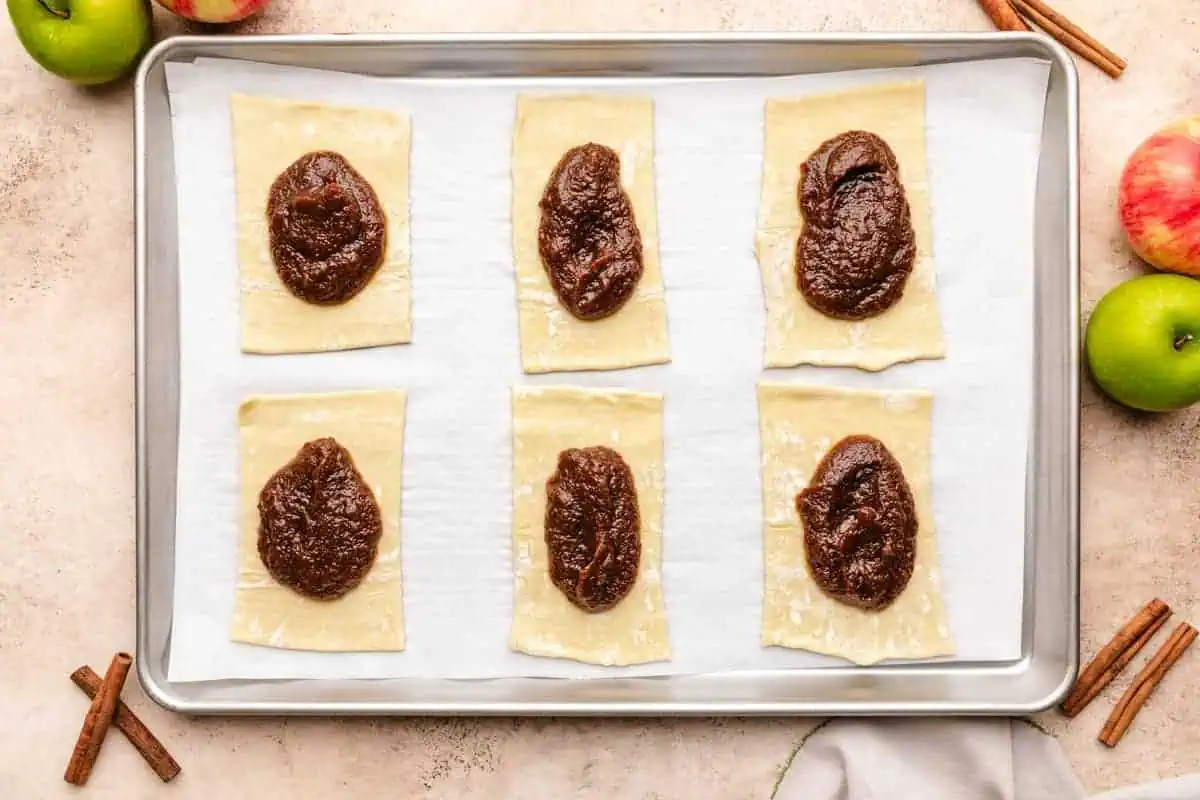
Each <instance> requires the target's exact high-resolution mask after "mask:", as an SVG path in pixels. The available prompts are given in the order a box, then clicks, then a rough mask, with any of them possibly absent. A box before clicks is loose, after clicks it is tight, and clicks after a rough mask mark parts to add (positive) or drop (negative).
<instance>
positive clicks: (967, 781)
mask: <svg viewBox="0 0 1200 800" xmlns="http://www.w3.org/2000/svg"><path fill="white" fill-rule="evenodd" d="M1086 796H1087V795H1086V794H1085V792H1084V790H1083V786H1082V785H1081V784H1080V783H1079V780H1078V779H1077V778H1076V777H1075V773H1074V772H1073V771H1072V769H1071V765H1070V764H1069V763H1068V762H1067V759H1066V756H1065V755H1064V753H1063V751H1062V747H1061V746H1059V744H1058V742H1056V741H1055V740H1054V739H1053V737H1051V736H1048V735H1047V734H1045V733H1043V732H1042V731H1041V730H1040V729H1038V728H1036V727H1035V726H1033V725H1032V724H1030V723H1028V722H1025V721H1023V720H1015V719H1006V718H984V719H961V718H953V719H946V718H943V719H907V718H904V719H901V718H882V719H858V718H856V719H838V720H832V721H830V722H828V723H826V724H825V725H822V726H820V727H819V728H817V729H816V730H815V731H814V732H813V733H812V734H811V735H810V736H809V737H808V738H807V739H806V740H805V741H804V743H803V744H802V745H801V746H800V748H799V749H798V750H797V752H796V754H795V756H794V758H793V759H792V763H791V764H790V765H789V766H788V768H787V770H786V772H785V773H784V776H783V778H782V780H780V782H779V785H778V787H776V791H775V794H774V795H773V797H774V798H775V800H908V798H913V799H914V800H1083V798H1085V797H1086ZM1093 800H1200V775H1194V776H1189V777H1185V778H1179V779H1176V780H1171V781H1161V782H1156V783H1153V784H1144V785H1141V786H1133V787H1128V788H1125V789H1118V790H1116V791H1113V792H1108V793H1105V794H1102V795H1098V796H1096V797H1094V798H1093Z"/></svg>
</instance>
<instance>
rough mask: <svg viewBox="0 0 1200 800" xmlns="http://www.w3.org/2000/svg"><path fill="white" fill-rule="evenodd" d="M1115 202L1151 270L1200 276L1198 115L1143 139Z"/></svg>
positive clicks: (1122, 221) (1122, 223) (1123, 173)
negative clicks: (1151, 267) (1152, 268)
mask: <svg viewBox="0 0 1200 800" xmlns="http://www.w3.org/2000/svg"><path fill="white" fill-rule="evenodd" d="M1117 199H1118V206H1119V208H1120V213H1121V226H1122V227H1123V228H1124V229H1125V235H1126V236H1127V237H1128V239H1129V243H1130V246H1132V247H1133V250H1134V252H1136V253H1137V254H1138V255H1139V256H1140V257H1141V258H1142V259H1143V260H1145V261H1146V262H1147V263H1148V264H1150V265H1151V266H1153V267H1155V268H1156V269H1160V270H1164V271H1167V272H1178V273H1181V274H1184V275H1192V276H1196V277H1200V116H1194V117H1190V118H1188V119H1184V120H1181V121H1179V122H1176V123H1175V124H1173V125H1169V126H1167V127H1166V128H1163V129H1162V130H1160V131H1158V132H1157V133H1155V134H1153V135H1152V136H1150V138H1148V139H1146V141H1144V142H1143V143H1142V144H1141V145H1140V146H1139V147H1138V148H1137V150H1135V151H1134V152H1133V155H1131V156H1130V157H1129V160H1128V161H1127V162H1126V164H1125V169H1124V171H1123V172H1122V173H1121V184H1120V189H1119V191H1118V198H1117Z"/></svg>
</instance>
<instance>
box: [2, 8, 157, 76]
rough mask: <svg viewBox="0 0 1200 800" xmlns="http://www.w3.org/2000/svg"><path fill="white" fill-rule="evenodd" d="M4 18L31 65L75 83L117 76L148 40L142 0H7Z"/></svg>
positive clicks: (146, 14) (147, 10)
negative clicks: (36, 65)
mask: <svg viewBox="0 0 1200 800" xmlns="http://www.w3.org/2000/svg"><path fill="white" fill-rule="evenodd" d="M8 15H9V16H10V17H12V21H13V28H15V29H16V31H17V38H18V39H20V40H21V44H22V45H24V46H25V49H26V50H28V51H29V55H31V56H33V60H34V61H36V62H37V63H39V64H41V65H42V66H43V67H45V68H46V69H48V70H50V71H51V72H53V73H54V74H55V75H58V76H60V77H63V78H66V79H67V80H70V81H73V82H75V83H79V84H85V85H89V84H97V83H107V82H109V81H112V80H116V79H117V78H120V77H121V76H122V75H124V74H125V73H126V72H128V71H129V69H130V67H132V66H133V65H134V64H135V63H136V62H137V59H138V56H140V55H141V54H142V51H143V50H145V49H146V45H147V44H149V42H150V8H149V5H148V3H147V0H8Z"/></svg>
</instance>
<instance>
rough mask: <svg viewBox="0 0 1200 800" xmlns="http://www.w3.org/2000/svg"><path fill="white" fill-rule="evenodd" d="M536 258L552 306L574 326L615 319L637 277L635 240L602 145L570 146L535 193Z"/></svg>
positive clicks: (627, 204) (616, 169)
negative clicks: (539, 193) (575, 320)
mask: <svg viewBox="0 0 1200 800" xmlns="http://www.w3.org/2000/svg"><path fill="white" fill-rule="evenodd" d="M538 205H539V207H540V209H541V222H540V223H539V225H538V254H539V255H540V256H541V258H542V266H543V267H544V268H545V270H546V276H547V277H548V278H549V280H550V286H551V287H553V289H554V294H555V295H557V296H558V300H559V302H561V303H562V304H563V306H565V307H566V309H567V310H568V311H570V312H571V313H572V314H573V315H575V316H576V317H578V318H579V319H602V318H604V317H607V316H610V315H612V314H615V313H617V311H619V310H620V309H621V307H622V306H624V305H625V303H626V302H628V300H629V298H630V297H632V296H633V290H634V289H635V288H636V287H637V282H638V280H640V279H641V277H642V269H643V263H642V235H641V232H640V231H639V230H638V226H637V222H636V221H635V219H634V215H633V203H632V202H631V201H630V199H629V196H628V195H627V194H626V193H625V190H624V189H622V188H621V159H620V157H619V156H618V155H617V154H616V152H615V151H614V150H612V149H611V148H609V147H605V146H604V145H599V144H594V143H589V144H584V145H580V146H578V147H573V148H571V149H570V150H568V151H567V152H566V153H565V154H564V155H563V157H562V158H561V159H560V160H559V162H558V165H557V166H556V167H555V168H554V171H553V172H552V173H551V174H550V180H549V181H548V182H547V183H546V189H545V191H544V192H543V194H542V199H541V202H540V203H539V204H538Z"/></svg>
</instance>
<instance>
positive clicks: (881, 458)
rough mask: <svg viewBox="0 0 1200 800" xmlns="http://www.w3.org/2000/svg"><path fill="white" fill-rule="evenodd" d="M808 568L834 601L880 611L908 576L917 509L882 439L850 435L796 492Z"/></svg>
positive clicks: (914, 547) (914, 544)
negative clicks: (798, 491)
mask: <svg viewBox="0 0 1200 800" xmlns="http://www.w3.org/2000/svg"><path fill="white" fill-rule="evenodd" d="M796 510H797V511H798V512H799V513H800V520H801V522H802V523H803V525H804V553H805V557H806V558H807V560H808V571H809V574H811V575H812V577H813V580H814V581H816V584H817V586H818V587H820V589H821V591H822V592H824V593H825V594H827V595H828V596H830V597H832V598H833V599H835V600H838V601H839V602H842V603H845V604H847V605H851V606H855V607H857V608H861V609H865V610H867V611H882V610H883V609H885V608H887V607H888V606H890V605H891V604H892V603H893V602H895V600H896V598H897V597H899V596H900V594H901V593H902V592H903V591H904V587H906V586H907V585H908V581H909V579H910V578H911V577H912V573H913V566H914V564H915V562H916V552H917V511H916V507H915V505H914V503H913V495H912V490H911V489H910V488H909V486H908V481H907V480H905V478H904V472H903V470H901V468H900V463H899V462H898V461H896V458H895V457H894V456H893V455H892V454H891V452H890V451H889V450H888V449H887V447H885V446H884V444H883V442H881V441H879V440H878V439H876V438H874V437H871V436H847V437H846V438H845V439H842V440H841V441H840V442H838V443H837V444H835V445H834V446H833V447H832V448H830V449H829V452H827V453H826V454H825V456H824V458H822V459H821V462H820V463H819V464H818V465H817V469H816V471H815V472H813V476H812V480H810V481H809V484H808V487H807V488H805V489H804V490H803V491H802V492H800V494H798V495H797V496H796Z"/></svg>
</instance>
